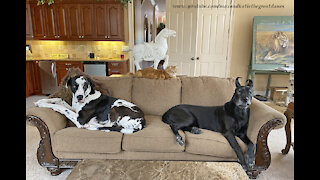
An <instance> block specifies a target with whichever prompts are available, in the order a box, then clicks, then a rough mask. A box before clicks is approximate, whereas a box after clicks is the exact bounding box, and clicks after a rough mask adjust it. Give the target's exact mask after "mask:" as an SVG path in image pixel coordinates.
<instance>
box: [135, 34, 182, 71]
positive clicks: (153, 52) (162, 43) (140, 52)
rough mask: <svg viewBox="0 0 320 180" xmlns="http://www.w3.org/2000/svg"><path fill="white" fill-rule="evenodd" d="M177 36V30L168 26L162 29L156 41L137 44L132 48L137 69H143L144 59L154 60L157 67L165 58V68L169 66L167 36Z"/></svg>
mask: <svg viewBox="0 0 320 180" xmlns="http://www.w3.org/2000/svg"><path fill="white" fill-rule="evenodd" d="M170 36H173V37H175V36H176V31H174V30H170V29H167V28H164V29H162V30H161V31H160V32H159V34H158V35H157V36H156V38H155V42H154V43H153V42H150V43H142V44H137V45H135V46H134V47H133V48H132V52H133V56H134V64H135V65H136V68H137V70H140V69H141V62H142V61H153V68H154V69H157V67H158V65H159V62H160V61H161V60H164V64H163V69H166V67H167V66H168V61H169V56H168V55H166V53H167V50H168V44H167V38H168V37H170Z"/></svg>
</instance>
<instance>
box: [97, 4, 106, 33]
mask: <svg viewBox="0 0 320 180" xmlns="http://www.w3.org/2000/svg"><path fill="white" fill-rule="evenodd" d="M106 15H107V9H106V5H105V4H95V5H94V16H95V23H94V27H95V30H96V38H97V39H107V38H108V29H107V23H106Z"/></svg>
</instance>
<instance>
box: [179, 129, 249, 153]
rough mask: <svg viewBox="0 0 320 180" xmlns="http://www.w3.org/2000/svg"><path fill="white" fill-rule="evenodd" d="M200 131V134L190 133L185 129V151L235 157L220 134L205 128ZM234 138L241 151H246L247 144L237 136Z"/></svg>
mask: <svg viewBox="0 0 320 180" xmlns="http://www.w3.org/2000/svg"><path fill="white" fill-rule="evenodd" d="M201 131H202V133H201V134H192V133H190V132H186V131H185V136H186V152H188V153H192V154H201V155H210V156H215V157H223V158H237V156H236V153H235V152H234V150H233V149H232V147H231V146H230V144H229V142H228V141H227V139H226V138H225V137H224V136H223V135H222V134H220V133H217V132H213V131H210V130H206V129H201ZM236 140H237V141H238V144H239V145H240V147H241V149H242V152H246V151H247V145H246V144H245V143H244V142H242V140H241V139H240V138H238V137H236Z"/></svg>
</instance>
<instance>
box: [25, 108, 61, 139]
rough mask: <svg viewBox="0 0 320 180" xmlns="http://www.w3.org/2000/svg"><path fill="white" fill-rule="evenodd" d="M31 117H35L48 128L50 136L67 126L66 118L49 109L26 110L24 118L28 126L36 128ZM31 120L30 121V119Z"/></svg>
mask: <svg viewBox="0 0 320 180" xmlns="http://www.w3.org/2000/svg"><path fill="white" fill-rule="evenodd" d="M31 117H37V118H39V119H41V120H42V121H43V122H44V123H45V125H46V126H47V127H48V129H49V132H50V134H51V135H52V134H54V133H55V132H56V131H58V130H60V129H63V128H65V127H66V125H67V118H66V117H65V116H64V115H62V114H60V113H58V112H56V111H54V110H52V109H49V108H43V107H35V108H30V109H27V111H26V118H27V120H28V118H29V120H28V123H29V124H30V125H33V126H36V124H35V121H33V120H32V118H31ZM30 118H31V119H30Z"/></svg>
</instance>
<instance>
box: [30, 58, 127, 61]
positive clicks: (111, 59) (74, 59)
mask: <svg viewBox="0 0 320 180" xmlns="http://www.w3.org/2000/svg"><path fill="white" fill-rule="evenodd" d="M128 60H129V59H128V58H125V59H121V58H99V59H96V58H42V57H41V58H26V61H106V62H118V61H128Z"/></svg>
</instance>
